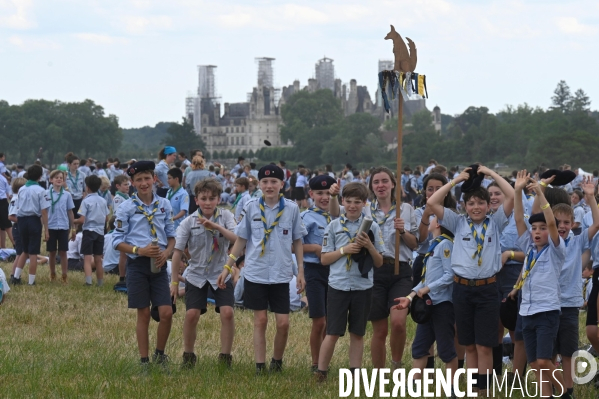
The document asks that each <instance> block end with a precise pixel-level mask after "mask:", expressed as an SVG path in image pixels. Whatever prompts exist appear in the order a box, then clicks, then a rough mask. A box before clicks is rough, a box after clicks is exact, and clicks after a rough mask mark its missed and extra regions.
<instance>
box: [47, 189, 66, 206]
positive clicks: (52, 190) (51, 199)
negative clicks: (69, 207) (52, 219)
mask: <svg viewBox="0 0 599 399" xmlns="http://www.w3.org/2000/svg"><path fill="white" fill-rule="evenodd" d="M63 192H64V187H61V188H60V194H58V198H57V199H56V201H54V195H53V194H54V187H52V188H50V201H51V202H52V212H54V205H56V203H58V201H60V197H62V193H63Z"/></svg>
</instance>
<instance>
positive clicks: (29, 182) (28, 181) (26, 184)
mask: <svg viewBox="0 0 599 399" xmlns="http://www.w3.org/2000/svg"><path fill="white" fill-rule="evenodd" d="M36 184H39V183H38V182H36V181H35V180H27V183H25V187H29V186H35V185H36Z"/></svg>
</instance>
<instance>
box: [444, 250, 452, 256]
mask: <svg viewBox="0 0 599 399" xmlns="http://www.w3.org/2000/svg"><path fill="white" fill-rule="evenodd" d="M449 255H451V251H450V250H449V249H445V250H443V256H445V257H446V258H449Z"/></svg>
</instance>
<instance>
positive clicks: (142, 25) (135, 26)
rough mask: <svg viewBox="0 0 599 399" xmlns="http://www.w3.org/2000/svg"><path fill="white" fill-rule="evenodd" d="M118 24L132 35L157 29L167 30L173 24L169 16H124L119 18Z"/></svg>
mask: <svg viewBox="0 0 599 399" xmlns="http://www.w3.org/2000/svg"><path fill="white" fill-rule="evenodd" d="M120 24H122V26H124V28H125V30H126V31H127V32H129V33H131V34H134V35H140V34H145V33H151V32H152V31H157V30H159V31H160V30H168V29H170V28H171V27H172V26H173V20H172V18H171V17H170V16H166V15H163V16H148V17H145V16H126V17H122V18H120Z"/></svg>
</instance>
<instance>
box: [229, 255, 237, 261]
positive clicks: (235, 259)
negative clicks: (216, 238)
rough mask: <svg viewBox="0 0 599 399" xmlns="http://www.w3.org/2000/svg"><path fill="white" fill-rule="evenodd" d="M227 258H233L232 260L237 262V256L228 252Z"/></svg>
mask: <svg viewBox="0 0 599 399" xmlns="http://www.w3.org/2000/svg"><path fill="white" fill-rule="evenodd" d="M229 258H231V259H233V261H234V262H237V256H235V255H233V254H229Z"/></svg>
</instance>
